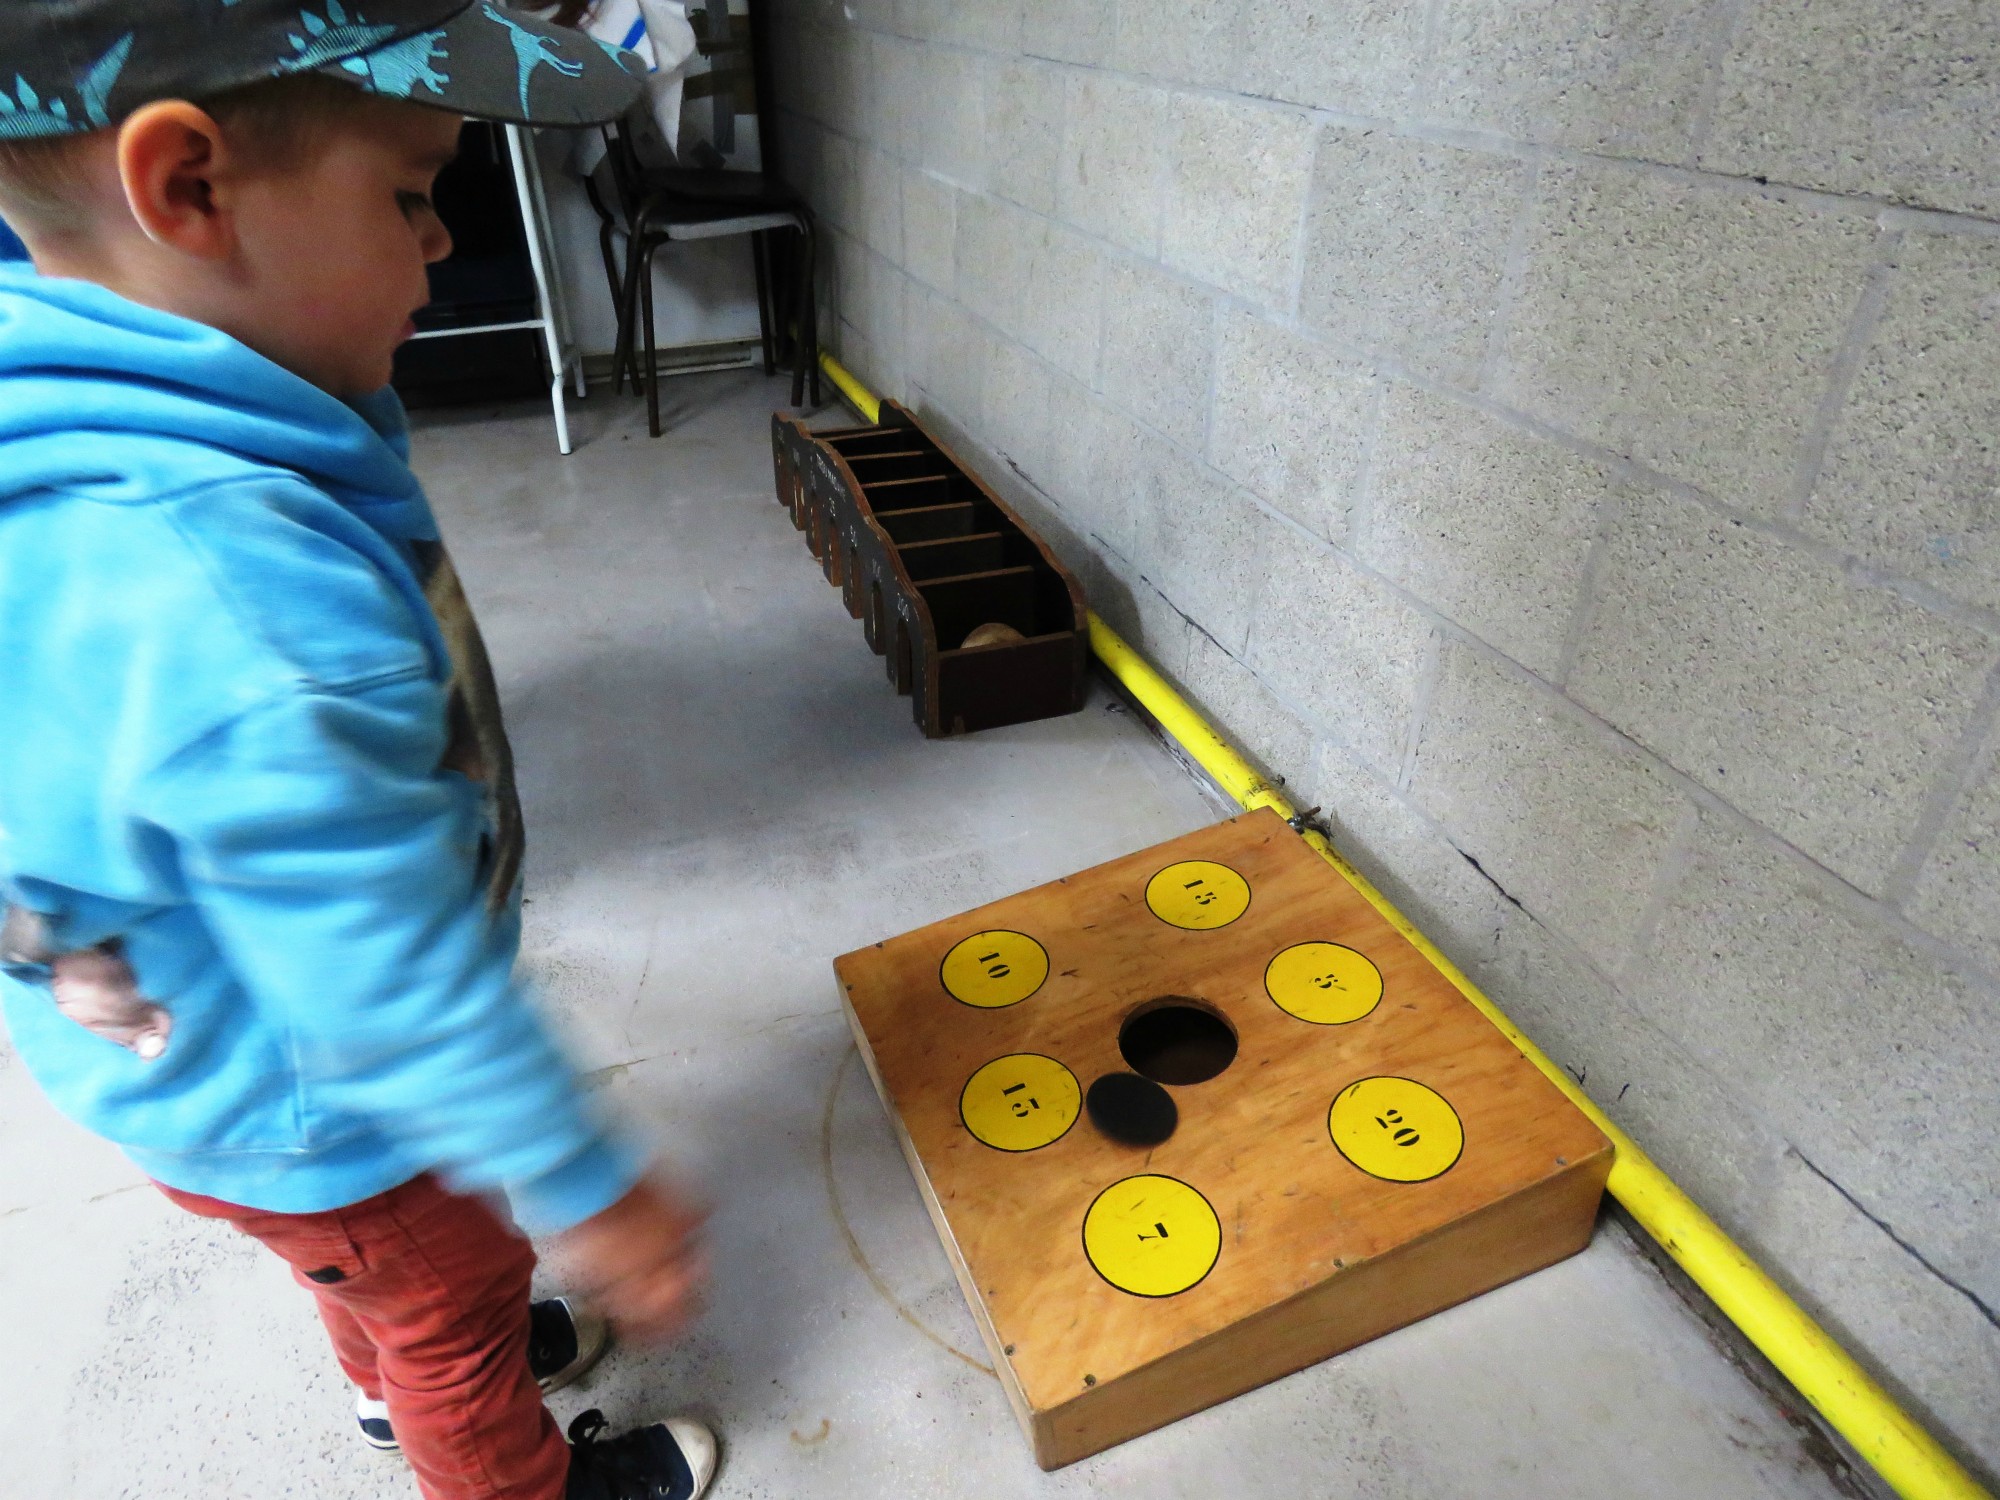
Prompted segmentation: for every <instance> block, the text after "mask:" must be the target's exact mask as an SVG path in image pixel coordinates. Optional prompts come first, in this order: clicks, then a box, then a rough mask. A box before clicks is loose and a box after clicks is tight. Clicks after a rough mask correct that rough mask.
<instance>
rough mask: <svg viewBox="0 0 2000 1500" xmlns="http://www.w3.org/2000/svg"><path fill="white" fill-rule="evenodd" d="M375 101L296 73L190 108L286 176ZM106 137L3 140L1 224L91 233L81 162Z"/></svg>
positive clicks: (39, 231) (30, 230)
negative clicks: (333, 130) (348, 119)
mask: <svg viewBox="0 0 2000 1500" xmlns="http://www.w3.org/2000/svg"><path fill="white" fill-rule="evenodd" d="M373 101H374V96H373V95H370V94H365V93H363V92H362V91H361V90H360V89H358V88H354V87H351V86H350V85H348V84H345V83H342V82H340V81H339V80H337V79H333V78H327V77H325V76H323V75H321V74H317V73H296V74H291V75H289V76H286V77H283V78H264V79H259V80H258V81H257V82H256V83H246V84H243V85H242V86H240V87H238V88H233V89H226V90H224V91H223V92H221V93H219V94H211V95H208V96H207V97H205V98H201V99H196V100H194V101H193V102H194V103H195V104H197V105H198V106H200V107H201V108H202V109H203V110H205V111H206V112H207V113H208V114H209V115H210V116H211V117H212V118H213V119H214V120H215V122H216V124H218V125H220V126H221V127H222V128H223V130H224V131H225V132H226V133H227V134H228V135H229V137H230V144H231V145H232V146H233V147H234V148H235V149H237V150H239V151H243V152H247V153H249V155H250V158H251V160H252V161H253V162H255V163H256V164H257V165H259V166H263V167H271V168H278V169H287V168H295V167H299V166H303V165H305V164H306V163H307V162H308V161H309V160H310V159H311V157H312V154H313V153H314V152H315V151H316V150H317V149H318V148H319V146H320V145H321V144H322V143H323V142H324V141H325V140H326V137H327V133H328V130H329V127H331V126H332V125H334V124H335V123H337V122H338V121H339V120H341V119H343V118H344V117H346V116H348V115H350V114H354V113H358V112H360V111H362V110H365V109H367V108H368V107H369V105H370V104H371V103H372V102H373ZM117 128H118V127H117V126H115V125H112V126H107V127H105V131H115V130H116V129H117ZM103 133H105V132H103V131H100V132H93V133H91V134H84V135H59V136H48V137H43V138H40V139H29V140H6V139H0V219H5V220H6V221H7V222H8V224H10V225H11V226H12V227H13V228H14V229H16V230H19V231H21V232H22V233H23V234H24V236H26V237H28V238H33V237H35V236H38V235H39V236H49V235H64V234H74V233H76V232H78V231H79V230H82V229H84V228H86V227H88V222H89V221H88V216H87V214H86V212H85V207H84V195H83V192H82V186H83V185H82V183H81V181H80V179H79V173H78V168H77V158H78V157H79V156H80V155H81V154H82V152H83V150H84V149H85V144H86V142H88V141H90V140H92V139H93V138H94V137H95V136H96V135H99V134H103Z"/></svg>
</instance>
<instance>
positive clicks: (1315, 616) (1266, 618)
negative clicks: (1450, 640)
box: [1245, 534, 1433, 780]
mask: <svg viewBox="0 0 2000 1500" xmlns="http://www.w3.org/2000/svg"><path fill="white" fill-rule="evenodd" d="M1432 633H1433V632H1432V627H1431V624H1430V622H1429V621H1428V620H1426V619H1425V618H1424V617H1423V616H1422V615H1420V614H1419V613H1417V611H1415V610H1414V609H1412V608H1410V607H1409V606H1408V605H1407V604H1405V603H1403V602H1402V600H1400V599H1398V598H1397V597H1396V596H1395V595H1394V594H1392V593H1391V592H1390V591H1389V590H1388V589H1387V588H1385V587H1384V586H1383V585H1382V584H1380V583H1378V582H1377V581H1376V580H1375V579H1373V578H1371V577H1369V576H1368V575H1367V574H1366V573H1363V572H1362V571H1361V570H1360V569H1358V568H1356V567H1355V566H1354V564H1353V563H1352V562H1350V561H1348V559H1347V558H1346V557H1344V556H1342V555H1341V554H1340V553H1338V552H1334V551H1332V550H1330V549H1326V550H1323V549H1321V548H1319V547H1316V546H1314V545H1313V544H1312V543H1310V542H1308V541H1306V540H1304V539H1303V538H1300V537H1297V536H1294V535H1289V534H1287V535H1282V536H1280V537H1279V538H1278V545H1277V547H1276V548H1275V549H1274V551H1273V552H1272V555H1271V558H1270V563H1269V568H1268V572H1267V575H1266V578H1265V580H1264V587H1263V593H1262V597H1261V599H1260V601H1259V603H1258V609H1257V620H1256V623H1255V625H1254V627H1253V628H1252V630H1251V635H1250V647H1249V653H1248V655H1247V656H1246V657H1245V660H1247V661H1248V662H1249V663H1250V665H1251V667H1252V668H1254V669H1255V670H1256V672H1257V674H1258V676H1260V677H1262V678H1263V679H1264V680H1265V681H1266V682H1268V683H1270V684H1271V687H1272V688H1273V690H1274V691H1276V692H1277V693H1278V694H1279V695H1280V696H1282V697H1283V698H1285V699H1286V700H1287V701H1288V702H1291V703H1294V704H1296V705H1297V706H1298V707H1299V709H1300V710H1301V711H1303V712H1304V713H1305V714H1306V715H1307V717H1308V718H1310V719H1311V720H1312V721H1313V722H1314V723H1315V724H1316V725H1317V726H1318V727H1319V728H1320V729H1321V730H1323V731H1324V733H1325V735H1326V737H1327V738H1329V739H1332V740H1334V741H1336V742H1338V743H1339V744H1341V745H1344V746H1345V747H1347V748H1348V749H1349V750H1351V751H1353V752H1354V754H1355V756H1356V757H1357V758H1358V759H1360V760H1361V761H1362V762H1364V763H1365V764H1367V765H1368V766H1369V767H1371V768H1372V769H1373V770H1374V771H1375V772H1376V773H1377V774H1378V775H1382V776H1384V777H1386V778H1388V779H1392V780H1393V778H1394V777H1395V775H1396V772H1397V769H1398V768H1399V767H1400V766H1401V764H1402V761H1403V749H1404V746H1405V744H1406V743H1407V742H1408V740H1409V734H1410V721H1411V719H1412V717H1413V716H1414V714H1415V712H1416V699H1417V685H1418V680H1419V678H1420V677H1421V675H1422V673H1423V668H1424V664H1425V659H1426V656H1427V654H1428V650H1429V647H1430V645H1431V636H1432Z"/></svg>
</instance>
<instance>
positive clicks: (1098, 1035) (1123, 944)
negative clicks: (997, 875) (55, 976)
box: [834, 811, 1611, 1469]
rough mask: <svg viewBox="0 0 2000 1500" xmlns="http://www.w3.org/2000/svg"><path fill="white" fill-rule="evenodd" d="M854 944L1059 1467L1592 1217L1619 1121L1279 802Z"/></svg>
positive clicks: (921, 1181)
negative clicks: (1561, 1075) (1323, 854)
mask: <svg viewBox="0 0 2000 1500" xmlns="http://www.w3.org/2000/svg"><path fill="white" fill-rule="evenodd" d="M834 969H835V972H836V973H837V974H838V976H839V979H840V983H841V989H842V994H843V998H844V1000H845V1003H846V1006H847V1011H848V1017H849V1020H850V1021H851V1022H852V1024H853V1027H854V1034H855V1038H856V1040H857V1042H858V1043H859V1046H860V1050H861V1055H862V1057H863V1058H864V1059H865V1060H866V1062H867V1065H868V1071H869V1074H870V1075H871V1077H873V1079H874V1081H875V1087H876V1089H877V1091H878V1092H879V1093H880V1094H881V1096H882V1101H883V1104H884V1105H885V1106H886V1107H887V1109H888V1111H889V1115H890V1117H891V1119H892V1120H893V1121H894V1122H895V1124H896V1128H897V1134H898V1136H899V1137H900V1138H901V1141H902V1145H903V1152H904V1154H905V1156H907V1157H908V1158H909V1163H910V1168H911V1170H912V1171H913V1172H914V1173H915V1174H916V1178H917V1184H918V1186H919V1188H920V1189H921V1190H922V1192H923V1196H924V1201H925V1202H926V1203H927V1204H928V1205H929V1208H930V1212H931V1218H932V1221H933V1222H934V1223H935V1224H936V1226H937V1231H938V1234H939V1236H940V1238H941V1239H942V1240H943V1241H944V1247H945V1251H946V1253H947V1254H948V1255H949V1256H950V1258H951V1262H952V1266H953V1268H954V1270H956V1272H957V1274H958V1280H959V1285H960V1286H961V1287H962V1288H963V1290H964V1292H965V1297H966V1300H967V1302H969V1303H970V1304H971V1306H972V1311H973V1315H974V1317H975V1318H976V1320H977V1321H978V1324H979V1329H980V1332H981V1334H982V1336H983V1337H984V1338H985V1341H986V1346H987V1348H988V1350H989V1351H990V1352H991V1354H992V1356H993V1364H994V1368H995V1369H996V1370H997V1371H998V1372H999V1375H1000V1380H1001V1383H1002V1384H1003V1385H1004V1386H1005V1387H1006V1390H1007V1395H1008V1397H1009V1399H1010V1400H1011V1401H1012V1402H1013V1405H1014V1410H1015V1413H1016V1415H1017V1416H1018V1417H1019V1418H1020V1421H1021V1425H1022V1427H1023V1428H1024V1429H1025V1431H1026V1432H1027V1434H1028V1439H1029V1441H1030V1442H1031V1443H1032V1444H1033V1446H1034V1451H1035V1458H1036V1461H1037V1462H1038V1463H1040V1464H1041V1466H1042V1467H1043V1468H1045V1469H1052V1468H1056V1467H1058V1466H1060V1465H1063V1464H1067V1463H1071V1462H1073V1461H1075V1460H1076V1459H1079V1458H1083V1457H1085V1456H1086V1455H1088V1454H1092V1453H1096V1452H1098V1451H1099V1450H1101V1449H1104V1448H1107V1447H1110V1446H1111V1445H1113V1444H1114V1443H1120V1442H1123V1441H1124V1440H1126V1439H1127V1438H1131V1437H1136V1436H1137V1435H1138V1434H1140V1433H1142V1432H1147V1431H1150V1430H1151V1429H1153V1428H1155V1427H1158V1426H1161V1425H1162V1424H1164V1423H1167V1422H1171V1421H1173V1420H1175V1419H1176V1418H1178V1417H1183V1416H1187V1415H1188V1414H1190V1413H1192V1412H1196V1411H1199V1410H1201V1409H1202V1408H1204V1407H1207V1406H1210V1405H1213V1404H1214V1403H1216V1402H1218V1401H1223V1400H1226V1399H1228V1398H1229V1397H1231V1396H1234V1395H1238V1394H1240V1393H1241V1392H1243V1391H1247V1390H1249V1389H1251V1388H1252V1387H1255V1386H1258V1385H1261V1384H1263V1383H1264V1382H1265V1381H1268V1380H1272V1379H1275V1378H1276V1377H1278V1376H1280V1375H1284V1374H1287V1373H1289V1372H1290V1371H1293V1370H1297V1369H1299V1368H1301V1367H1303V1366H1305V1365H1309V1364H1312V1363H1314V1362H1316V1361H1318V1360H1321V1359H1324V1358H1326V1357H1327V1356H1328V1355H1330V1354H1334V1353H1337V1352H1338V1351H1340V1350H1342V1349H1347V1348H1351V1347H1352V1346H1354V1345H1356V1344H1359V1343H1362V1342H1364V1341H1366V1340H1368V1339H1372V1338H1374V1337H1376V1336H1377V1335H1380V1334H1383V1333H1387V1332H1388V1331H1389V1330H1391V1329H1393V1328H1399V1327H1401V1326H1403V1325H1404V1324H1406V1323H1411V1322H1414V1321H1415V1320H1417V1319H1418V1318H1422V1317H1426V1316H1428V1315H1429V1314H1431V1313H1434V1312H1437V1311H1439V1310H1440V1309H1442V1308H1446V1307H1450V1306H1452V1305H1453V1304H1454V1303H1457V1302H1462V1301H1464V1300H1465V1299H1466V1298H1468V1297H1472V1296H1476V1295H1477V1294H1479V1293H1480V1292H1484V1291H1487V1290H1489V1289H1491V1288H1493V1287H1496V1286H1499V1285H1501V1284H1502V1283H1504V1282H1507V1281H1511V1280H1513V1279H1514V1278H1516V1277H1518V1276H1524V1275H1526V1274H1527V1273H1528V1272H1530V1271H1535V1270H1539V1269H1540V1268H1541V1267H1543V1266H1547V1265H1550V1264H1552V1263H1554V1262H1555V1261H1558V1260H1561V1259H1563V1258H1564V1257H1565V1256H1568V1255H1571V1254H1574V1253H1575V1252H1576V1251H1578V1250H1580V1249H1582V1248H1583V1247H1584V1245H1585V1244H1587V1243H1588V1242H1589V1239H1590V1233H1591V1227H1592V1223H1593V1221H1594V1219H1595V1217H1596V1213H1597V1206H1598V1199H1599V1197H1600V1195H1601V1194H1602V1192H1603V1189H1604V1180H1605V1176H1606V1174H1607V1173H1608V1172H1609V1171H1610V1169H1611V1145H1610V1143H1609V1142H1608V1141H1607V1140H1606V1139H1605V1138H1604V1136H1603V1135H1602V1134H1601V1133H1599V1131H1598V1130H1597V1129H1596V1127H1595V1126H1593V1125H1592V1124H1591V1123H1590V1122H1589V1121H1588V1120H1587V1119H1586V1118H1585V1117H1584V1116H1583V1114H1582V1113H1581V1112H1580V1111H1578V1110H1577V1109H1576V1107H1575V1106H1574V1105H1572V1104H1571V1103H1570V1102H1569V1101H1568V1100H1566V1099H1565V1098H1564V1097H1563V1096H1562V1094H1561V1093H1560V1092H1559V1091H1558V1090H1557V1089H1556V1088H1555V1087H1554V1086H1553V1085H1552V1084H1550V1083H1549V1081H1548V1080H1547V1079H1545V1078H1543V1077H1542V1075H1541V1074H1540V1073H1538V1072H1537V1071H1536V1070H1535V1069H1534V1067H1533V1066H1532V1065H1530V1064H1529V1063H1528V1062H1527V1060H1526V1059H1524V1058H1523V1057H1522V1056H1521V1055H1520V1054H1519V1053H1518V1052H1516V1051H1515V1050H1514V1048H1513V1047H1512V1046H1511V1045H1509V1043H1508V1042H1507V1040H1506V1039H1505V1038H1504V1037H1503V1036H1501V1035H1500V1033H1499V1032H1498V1031H1496V1030H1495V1029H1494V1028H1493V1026H1492V1025H1491V1024H1489V1023H1488V1022H1487V1021H1486V1019H1485V1018H1484V1017H1482V1016H1481V1015H1480V1014H1479V1012H1478V1011H1476V1010H1474V1009H1473V1007H1472V1006H1471V1005H1470V1004H1469V1003H1468V1002H1467V1001H1466V1000H1465V998H1464V997H1463V996H1462V995H1460V994H1459V992H1458V991H1457V989H1456V988H1455V987H1454V986H1453V985H1452V984H1451V983H1450V981H1449V980H1447V979H1446V978H1445V977H1444V976H1443V975H1442V974H1440V973H1439V972H1438V971H1437V969H1436V968H1434V967H1433V966H1432V965H1431V964H1430V962H1429V961H1428V960H1427V959H1425V958H1424V956H1423V955H1422V954H1421V953H1420V952H1418V950H1417V949H1416V948H1415V947H1414V946H1413V945H1412V944H1411V943H1409V942H1408V941H1407V940H1406V939H1405V938H1404V937H1402V935H1401V934H1399V933H1398V932H1397V931H1396V930H1395V929H1394V928H1393V927H1391V926H1390V925H1389V923H1388V922H1387V921H1386V920H1385V919H1384V918H1383V917H1382V916H1381V915H1380V914H1379V913H1378V912H1377V911H1376V910H1375V909H1374V907H1372V906H1370V905H1369V904H1368V902H1367V901H1366V900H1365V899H1364V898H1363V897H1362V896H1361V895H1360V893H1359V892H1358V891H1356V890H1355V889H1354V888H1353V887H1352V886H1351V885H1349V884H1348V882H1347V881H1346V880H1344V879H1343V878H1342V877H1341V876H1340V874H1339V873H1338V872H1337V871H1335V870H1334V869H1333V868H1332V867H1330V866H1329V865H1327V864H1326V863H1325V861H1323V860H1321V859H1320V858H1319V857H1318V856H1317V855H1316V854H1314V853H1313V852H1312V850H1311V849H1310V848H1308V847H1307V845H1306V844H1305V842H1304V841H1303V840H1301V839H1300V838H1299V837H1298V836H1297V835H1296V834H1295V833H1293V832H1292V830H1291V829H1290V828H1289V827H1287V826H1286V824H1285V823H1284V821H1283V820H1282V819H1280V818H1279V817H1277V816H1276V815H1275V814H1274V813H1271V812H1269V811H1263V812H1255V813H1250V814H1248V815H1246V816H1243V817H1239V818H1234V819H1231V820H1230V821H1228V822H1226V823H1220V824H1217V825H1216V826H1214V827H1212V828H1206V829H1203V830H1201V831H1200V832H1197V833H1192V834H1189V835H1188V836H1187V837H1185V838H1181V839H1176V840H1174V841H1173V842H1171V843H1167V844H1162V845H1160V846H1158V847H1157V848H1153V849H1149V850H1146V851H1144V852H1142V853H1139V854H1134V855H1130V856H1128V857H1127V858H1124V859H1118V860H1113V861H1112V862H1111V863H1109V864H1105V865H1099V866H1098V867H1097V868H1095V869H1092V870H1086V871H1084V872H1083V873H1082V874H1079V875H1073V876H1070V877H1068V878H1067V879H1064V880H1058V881H1056V882H1054V883H1053V884H1051V885H1045V886H1041V887H1039V888H1037V889H1035V890H1031V891H1026V892H1023V893H1022V894H1020V895H1017V896H1012V897H1009V898H1008V899H1006V900H1004V901H998V902H995V903H993V904H992V905H990V906H983V907H981V908H979V909H978V910H976V911H971V912H967V913H966V914H964V915H963V916H959V917H953V918H951V919H950V920H948V921H944V922H938V923H935V924H933V925H932V926H929V927H925V928H922V929H921V930H919V931H916V932H912V933H907V934H905V935H904V936H902V937H898V938H892V939H890V940H889V941H887V942H883V943H877V944H876V945H874V946H873V947H871V948H863V949H861V950H860V951H858V952H855V953H849V954H846V955H843V956H842V957H841V958H839V959H836V960H835V961H834ZM1163 1130H1164V1131H1165V1132H1166V1133H1165V1134H1164V1135H1162V1131H1163Z"/></svg>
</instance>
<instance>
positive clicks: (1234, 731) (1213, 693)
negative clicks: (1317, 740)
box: [1182, 631, 1313, 784]
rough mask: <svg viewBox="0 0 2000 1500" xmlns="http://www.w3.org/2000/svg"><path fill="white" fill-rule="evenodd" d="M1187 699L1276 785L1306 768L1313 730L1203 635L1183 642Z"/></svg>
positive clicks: (1311, 745) (1184, 686) (1184, 685)
mask: <svg viewBox="0 0 2000 1500" xmlns="http://www.w3.org/2000/svg"><path fill="white" fill-rule="evenodd" d="M1182 688H1183V691H1184V692H1185V694H1186V696H1187V698H1188V699H1189V701H1190V702H1192V703H1193V704H1194V705H1195V706H1196V707H1197V708H1198V709H1200V710H1201V713H1202V716H1203V717H1204V718H1206V719H1207V720H1208V722H1209V723H1211V724H1213V725H1214V726H1215V728H1216V730H1217V732H1218V733H1220V734H1221V735H1222V737H1223V738H1224V739H1226V740H1228V741H1229V743H1230V744H1232V745H1234V746H1235V747H1236V748H1237V749H1239V750H1241V751H1243V752H1244V754H1245V755H1246V756H1248V757H1249V759H1250V762H1251V764H1252V765H1254V766H1255V767H1256V768H1257V769H1258V770H1259V771H1260V772H1262V773H1263V775H1264V777H1265V778H1266V779H1267V780H1269V781H1271V782H1273V783H1274V784H1280V783H1285V782H1288V781H1289V780H1290V779H1291V778H1292V777H1295V776H1299V775H1302V774H1304V773H1306V772H1307V771H1309V770H1310V768H1311V764H1312V750H1313V732H1312V730H1311V729H1310V728H1308V727H1307V725H1306V723H1305V721H1304V720H1303V719H1301V718H1300V717H1299V716H1298V715H1297V714H1295V713H1293V712H1292V711H1291V709H1289V708H1287V707H1286V706H1285V705H1284V704H1282V703H1280V702H1279V701H1278V700H1277V699H1276V698H1275V697H1273V696H1272V694H1271V690H1270V689H1269V688H1267V687H1266V686H1265V685H1264V684H1263V682H1261V681H1260V680H1259V679H1258V677H1257V674H1256V673H1255V672H1252V671H1251V670H1250V669H1249V668H1248V667H1247V666H1245V665H1244V664H1243V663H1242V662H1240V661H1238V660H1237V659H1236V658H1235V657H1233V656H1231V655H1230V654H1229V653H1228V652H1227V651H1225V650H1223V649H1222V647H1220V646H1218V645H1217V644H1216V643H1215V642H1214V641H1213V640H1212V639H1210V638H1209V637H1208V636H1206V635H1203V634H1201V633H1200V632H1199V631H1197V632H1195V634H1194V635H1193V637H1192V638H1191V639H1190V641H1189V643H1188V660H1187V672H1186V676H1185V678H1184V680H1183V682H1182Z"/></svg>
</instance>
